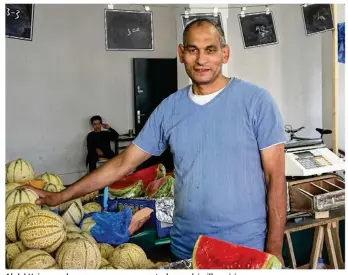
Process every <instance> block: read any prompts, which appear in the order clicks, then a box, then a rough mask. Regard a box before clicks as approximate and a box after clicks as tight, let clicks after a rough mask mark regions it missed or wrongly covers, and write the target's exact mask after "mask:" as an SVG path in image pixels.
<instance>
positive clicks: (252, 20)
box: [238, 12, 278, 48]
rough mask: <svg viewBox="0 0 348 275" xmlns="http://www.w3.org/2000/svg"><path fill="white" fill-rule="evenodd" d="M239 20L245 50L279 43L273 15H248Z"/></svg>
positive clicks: (262, 13) (261, 13)
mask: <svg viewBox="0 0 348 275" xmlns="http://www.w3.org/2000/svg"><path fill="white" fill-rule="evenodd" d="M238 18H239V24H240V27H241V31H242V37H243V42H244V47H245V48H251V47H258V46H265V45H269V44H276V43H278V39H277V34H276V30H275V26H274V21H273V16H272V13H264V12H259V13H247V14H246V15H245V16H244V17H241V16H240V15H239V16H238Z"/></svg>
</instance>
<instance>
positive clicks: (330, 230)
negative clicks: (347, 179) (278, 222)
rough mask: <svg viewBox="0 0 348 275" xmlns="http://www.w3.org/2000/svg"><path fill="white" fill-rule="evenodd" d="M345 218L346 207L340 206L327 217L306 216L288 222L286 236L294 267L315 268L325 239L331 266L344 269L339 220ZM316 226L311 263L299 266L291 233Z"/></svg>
mask: <svg viewBox="0 0 348 275" xmlns="http://www.w3.org/2000/svg"><path fill="white" fill-rule="evenodd" d="M344 219H345V209H344V208H340V209H336V210H333V211H330V217H329V218H327V219H314V218H312V217H310V218H305V220H304V221H301V222H298V223H295V222H288V223H287V224H286V227H285V232H284V234H285V237H286V241H287V244H288V249H289V254H290V262H291V265H292V266H291V267H292V268H299V269H302V268H309V269H315V268H316V266H317V263H318V259H319V256H320V254H321V252H322V250H323V244H324V239H325V244H326V249H327V252H328V255H329V260H330V266H329V267H330V268H334V269H344V261H343V257H342V250H341V244H340V237H339V231H338V224H339V221H341V220H344ZM309 228H315V232H314V241H313V247H312V252H311V256H310V261H309V264H307V265H304V266H301V267H297V265H296V258H295V253H294V248H293V245H292V241H291V233H293V232H298V231H302V230H306V229H309Z"/></svg>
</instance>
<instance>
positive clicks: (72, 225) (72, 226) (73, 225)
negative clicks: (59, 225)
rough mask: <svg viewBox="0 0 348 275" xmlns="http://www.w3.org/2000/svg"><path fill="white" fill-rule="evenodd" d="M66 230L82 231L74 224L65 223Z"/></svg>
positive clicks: (72, 231)
mask: <svg viewBox="0 0 348 275" xmlns="http://www.w3.org/2000/svg"><path fill="white" fill-rule="evenodd" d="M66 231H67V232H68V233H82V229H81V228H80V227H78V226H77V225H75V224H67V225H66Z"/></svg>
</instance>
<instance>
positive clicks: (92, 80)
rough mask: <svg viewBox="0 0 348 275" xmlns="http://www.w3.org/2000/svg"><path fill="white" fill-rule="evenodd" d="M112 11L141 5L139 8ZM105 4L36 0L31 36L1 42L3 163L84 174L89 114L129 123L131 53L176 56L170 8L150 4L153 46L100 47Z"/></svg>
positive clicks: (67, 175)
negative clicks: (15, 161) (3, 60)
mask: <svg viewBox="0 0 348 275" xmlns="http://www.w3.org/2000/svg"><path fill="white" fill-rule="evenodd" d="M115 6H116V7H115V8H122V9H127V8H128V9H133V10H134V9H135V10H137V9H141V8H142V7H141V6H139V5H134V6H125V5H115ZM104 8H107V5H88V4H84V5H62V4H60V5H52V4H50V5H43V4H37V5H35V12H34V16H35V18H34V30H33V41H31V42H30V41H21V40H16V39H6V161H10V160H13V159H16V158H19V157H22V158H24V159H26V160H28V161H30V162H31V163H32V164H33V166H34V170H35V172H36V174H39V173H43V172H46V171H47V172H52V173H56V174H58V175H60V176H61V177H62V179H63V182H64V183H65V184H70V183H72V182H73V181H75V180H76V179H78V178H79V177H81V176H82V175H83V174H84V173H85V171H86V168H85V147H84V146H85V143H84V139H85V137H86V134H87V133H88V132H89V131H90V126H89V121H88V119H89V118H90V117H91V116H92V115H94V114H100V115H101V116H102V117H103V118H104V119H105V121H106V122H108V123H109V124H110V125H111V126H113V127H114V128H115V129H116V130H117V131H118V132H120V133H126V132H128V129H130V128H133V114H132V113H133V88H132V79H133V78H132V67H131V66H132V58H133V57H149V58H151V57H153V58H174V57H175V56H176V36H175V35H173V34H175V32H176V22H175V21H176V20H175V13H174V11H173V9H172V8H165V7H155V6H151V8H152V11H153V13H154V16H153V20H154V41H155V45H154V48H155V50H154V51H151V52H149V51H143V52H141V51H139V52H127V51H123V52H117V51H105V36H104Z"/></svg>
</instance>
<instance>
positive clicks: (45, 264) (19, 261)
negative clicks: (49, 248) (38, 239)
mask: <svg viewBox="0 0 348 275" xmlns="http://www.w3.org/2000/svg"><path fill="white" fill-rule="evenodd" d="M57 268H58V266H57V263H56V261H55V260H54V258H53V257H52V256H51V255H50V254H48V253H47V252H45V251H42V250H38V249H32V250H26V251H24V252H21V253H20V254H18V255H17V257H16V258H15V259H14V260H13V261H12V264H11V269H57Z"/></svg>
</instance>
